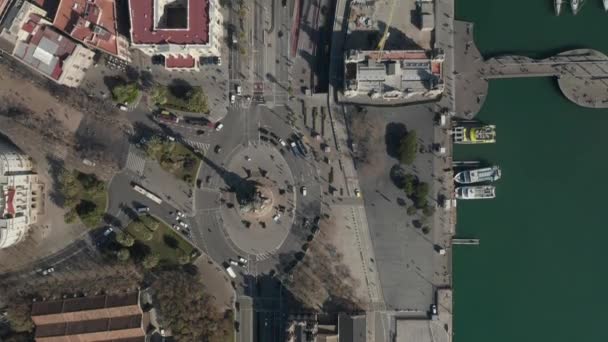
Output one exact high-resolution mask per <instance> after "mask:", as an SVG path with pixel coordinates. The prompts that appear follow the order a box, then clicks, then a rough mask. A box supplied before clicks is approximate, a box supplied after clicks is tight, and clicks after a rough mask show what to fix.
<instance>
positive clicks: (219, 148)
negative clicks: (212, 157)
mask: <svg viewBox="0 0 608 342" xmlns="http://www.w3.org/2000/svg"><path fill="white" fill-rule="evenodd" d="M213 151H214V152H215V153H220V152H222V147H221V146H220V145H215V147H214V148H213Z"/></svg>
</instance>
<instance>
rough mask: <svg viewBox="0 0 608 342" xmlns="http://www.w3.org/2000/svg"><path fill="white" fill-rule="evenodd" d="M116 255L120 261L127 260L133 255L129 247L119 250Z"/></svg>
mask: <svg viewBox="0 0 608 342" xmlns="http://www.w3.org/2000/svg"><path fill="white" fill-rule="evenodd" d="M116 257H117V258H118V260H120V261H127V260H129V258H130V257H131V253H130V252H129V250H128V249H126V248H122V249H121V250H119V251H118V253H116Z"/></svg>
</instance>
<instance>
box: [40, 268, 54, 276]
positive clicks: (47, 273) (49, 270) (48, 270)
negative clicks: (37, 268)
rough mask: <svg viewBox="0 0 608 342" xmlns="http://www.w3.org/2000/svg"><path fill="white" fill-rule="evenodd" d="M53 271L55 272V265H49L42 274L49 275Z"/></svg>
mask: <svg viewBox="0 0 608 342" xmlns="http://www.w3.org/2000/svg"><path fill="white" fill-rule="evenodd" d="M53 272H55V267H49V268H47V269H46V270H44V271H42V275H49V274H51V273H53Z"/></svg>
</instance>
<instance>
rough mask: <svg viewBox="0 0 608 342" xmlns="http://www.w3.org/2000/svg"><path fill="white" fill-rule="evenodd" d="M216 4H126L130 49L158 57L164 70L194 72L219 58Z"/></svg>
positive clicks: (187, 0) (212, 0) (143, 0)
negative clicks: (202, 63) (208, 60)
mask: <svg viewBox="0 0 608 342" xmlns="http://www.w3.org/2000/svg"><path fill="white" fill-rule="evenodd" d="M219 9H220V7H219V4H218V1H217V0H174V1H171V0H129V16H130V19H131V45H132V46H133V47H135V48H138V49H140V50H141V51H143V52H144V53H145V54H147V55H149V56H154V55H162V56H163V57H164V60H165V67H166V68H168V69H197V68H198V66H199V59H200V58H201V57H214V56H217V57H219V56H220V50H221V41H222V36H223V27H222V25H223V24H222V23H223V18H222V14H221V13H220V11H219Z"/></svg>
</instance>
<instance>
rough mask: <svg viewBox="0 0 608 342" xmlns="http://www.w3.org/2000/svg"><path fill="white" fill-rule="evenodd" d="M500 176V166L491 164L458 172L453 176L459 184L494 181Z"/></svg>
mask: <svg viewBox="0 0 608 342" xmlns="http://www.w3.org/2000/svg"><path fill="white" fill-rule="evenodd" d="M500 176H501V173H500V168H499V167H498V166H492V167H484V168H480V169H472V170H464V171H461V172H458V173H457V174H456V176H454V181H455V182H456V183H460V184H473V183H482V182H495V181H497V180H499V179H500Z"/></svg>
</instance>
